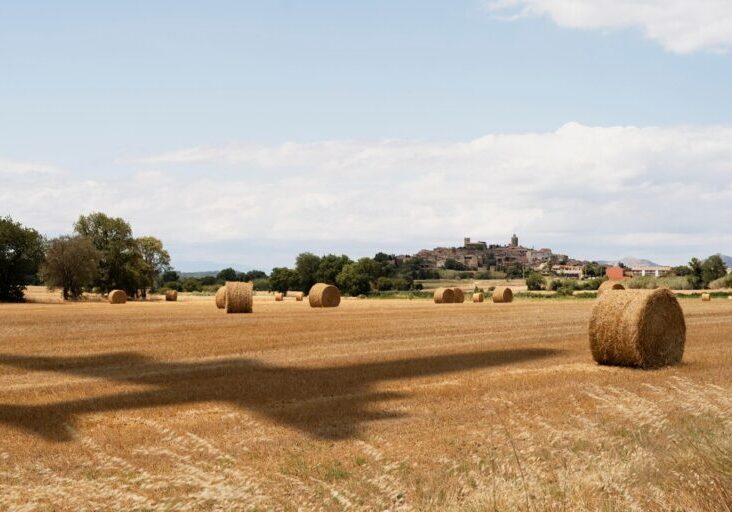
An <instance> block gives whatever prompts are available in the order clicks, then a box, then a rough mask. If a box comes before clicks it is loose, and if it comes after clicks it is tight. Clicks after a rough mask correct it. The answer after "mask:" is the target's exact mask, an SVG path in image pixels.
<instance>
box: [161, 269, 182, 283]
mask: <svg viewBox="0 0 732 512" xmlns="http://www.w3.org/2000/svg"><path fill="white" fill-rule="evenodd" d="M160 280H161V281H162V282H164V283H170V282H173V281H180V274H179V273H178V272H176V271H175V270H166V271H165V272H163V275H162V277H161V278H160Z"/></svg>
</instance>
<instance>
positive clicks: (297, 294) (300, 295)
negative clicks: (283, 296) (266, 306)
mask: <svg viewBox="0 0 732 512" xmlns="http://www.w3.org/2000/svg"><path fill="white" fill-rule="evenodd" d="M287 295H288V297H289V296H290V295H292V296H293V297H295V300H296V301H298V302H302V299H303V298H304V297H305V294H304V293H303V292H287Z"/></svg>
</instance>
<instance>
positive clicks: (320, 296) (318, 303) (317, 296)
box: [308, 283, 341, 308]
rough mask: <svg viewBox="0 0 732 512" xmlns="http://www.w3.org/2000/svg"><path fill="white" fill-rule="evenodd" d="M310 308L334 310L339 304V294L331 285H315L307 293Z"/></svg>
mask: <svg viewBox="0 0 732 512" xmlns="http://www.w3.org/2000/svg"><path fill="white" fill-rule="evenodd" d="M308 300H309V301H310V307H313V308H335V307H338V305H339V304H340V303H341V292H340V291H339V290H338V288H336V287H335V286H333V285H332V284H325V283H317V284H314V285H313V287H312V288H310V292H309V293H308Z"/></svg>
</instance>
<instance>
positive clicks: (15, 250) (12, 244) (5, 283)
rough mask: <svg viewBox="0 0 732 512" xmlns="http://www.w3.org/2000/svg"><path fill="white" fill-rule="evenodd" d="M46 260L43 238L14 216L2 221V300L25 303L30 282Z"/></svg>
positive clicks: (0, 290)
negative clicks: (24, 292)
mask: <svg viewBox="0 0 732 512" xmlns="http://www.w3.org/2000/svg"><path fill="white" fill-rule="evenodd" d="M42 261H43V237H42V236H41V235H40V234H39V233H38V231H36V230H35V229H31V228H26V227H23V225H22V224H20V223H19V222H14V221H13V219H11V218H10V217H5V218H0V301H12V302H17V301H21V300H23V290H24V289H25V285H26V283H27V282H28V281H29V279H30V278H32V277H33V276H34V275H35V274H36V272H38V266H39V265H40V264H41V262H42Z"/></svg>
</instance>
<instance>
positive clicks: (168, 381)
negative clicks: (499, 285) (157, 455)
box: [0, 348, 560, 441]
mask: <svg viewBox="0 0 732 512" xmlns="http://www.w3.org/2000/svg"><path fill="white" fill-rule="evenodd" d="M559 352H560V351H559V350H554V349H542V348H524V349H510V350H486V351H480V352H469V353H460V354H450V355H435V356H429V357H419V358H410V359H398V360H392V361H384V362H367V363H359V364H353V365H345V366H333V367H319V368H305V367H296V366H292V367H290V366H273V365H268V364H264V363H261V362H258V361H256V360H253V359H246V358H232V359H220V360H216V361H211V362H193V363H176V362H159V361H155V360H154V359H151V358H148V357H145V356H143V355H141V354H137V353H110V354H103V355H96V356H88V357H38V356H17V355H9V354H0V364H5V365H10V366H14V367H17V368H23V369H26V370H29V371H53V372H59V373H67V374H72V375H82V376H89V377H96V378H104V379H107V380H111V381H116V382H125V383H134V384H143V385H149V386H153V388H152V389H150V390H144V391H130V392H121V393H117V394H110V395H103V396H94V397H90V398H81V399H74V400H67V401H60V402H55V403H49V404H43V405H12V404H0V423H5V424H8V425H10V426H14V427H16V428H19V429H22V430H25V431H28V432H31V433H35V434H37V435H40V436H42V437H44V438H46V439H49V440H53V441H70V440H72V435H71V433H70V432H69V429H68V428H67V425H73V424H74V419H75V418H76V417H77V416H80V415H83V414H92V413H100V412H105V411H120V410H129V409H145V408H153V407H161V406H172V405H183V404H195V403H202V402H228V403H231V404H234V405H236V406H238V407H242V408H244V409H248V410H252V411H255V412H256V413H258V414H260V415H262V416H264V417H267V418H269V419H271V420H273V421H275V422H278V423H280V424H285V425H289V426H291V427H294V428H297V429H299V430H300V431H303V432H305V433H307V434H309V435H311V436H313V437H316V438H320V439H330V440H337V439H348V438H352V437H355V436H356V435H357V434H358V431H359V427H360V425H361V424H362V423H365V422H368V421H374V420H379V419H387V418H397V417H400V416H402V414H399V413H395V412H379V411H376V410H374V408H373V407H371V408H369V405H370V404H373V403H378V402H386V401H388V400H392V399H397V398H401V397H403V396H405V395H404V394H401V393H394V392H377V391H370V389H371V388H372V384H375V383H378V382H382V381H390V380H401V379H409V378H418V377H424V376H430V375H439V374H446V373H454V372H460V371H465V370H471V369H479V368H489V367H495V366H504V365H509V364H514V363H521V362H525V361H530V360H536V359H542V358H547V357H551V356H554V355H556V354H558V353H559Z"/></svg>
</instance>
